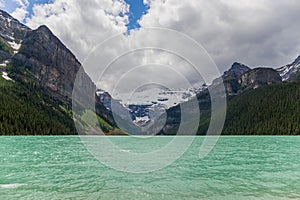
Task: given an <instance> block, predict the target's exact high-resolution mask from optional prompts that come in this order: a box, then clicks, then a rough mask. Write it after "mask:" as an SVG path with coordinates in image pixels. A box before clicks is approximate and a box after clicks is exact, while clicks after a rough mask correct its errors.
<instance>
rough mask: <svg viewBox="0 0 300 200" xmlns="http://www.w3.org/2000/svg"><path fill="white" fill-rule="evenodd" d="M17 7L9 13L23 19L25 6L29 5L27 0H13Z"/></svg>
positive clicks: (25, 10)
mask: <svg viewBox="0 0 300 200" xmlns="http://www.w3.org/2000/svg"><path fill="white" fill-rule="evenodd" d="M13 1H14V2H15V3H16V4H17V5H18V7H17V8H16V9H15V10H14V11H13V12H12V13H11V15H12V16H13V17H14V18H16V19H18V20H19V21H23V20H24V19H25V17H26V15H27V14H28V11H27V8H28V6H29V1H28V0H13Z"/></svg>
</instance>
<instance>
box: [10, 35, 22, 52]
mask: <svg viewBox="0 0 300 200" xmlns="http://www.w3.org/2000/svg"><path fill="white" fill-rule="evenodd" d="M11 38H12V37H11ZM8 44H9V45H10V46H11V48H12V49H13V50H14V54H17V53H19V50H20V48H21V45H22V44H21V43H16V42H15V41H14V40H13V41H12V42H8Z"/></svg>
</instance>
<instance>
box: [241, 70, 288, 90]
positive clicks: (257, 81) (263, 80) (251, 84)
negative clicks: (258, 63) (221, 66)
mask: <svg viewBox="0 0 300 200" xmlns="http://www.w3.org/2000/svg"><path fill="white" fill-rule="evenodd" d="M281 82H282V78H281V76H280V75H279V73H278V72H277V71H276V70H274V69H272V68H256V69H253V70H251V71H249V72H246V73H245V74H243V75H242V76H241V78H240V79H239V84H240V85H241V87H242V89H256V88H258V87H260V86H263V85H269V84H272V83H281Z"/></svg>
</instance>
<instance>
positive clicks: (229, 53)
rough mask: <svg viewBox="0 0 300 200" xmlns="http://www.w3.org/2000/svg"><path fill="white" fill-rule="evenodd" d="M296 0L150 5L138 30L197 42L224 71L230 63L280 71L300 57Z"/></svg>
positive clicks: (156, 1)
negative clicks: (162, 30)
mask: <svg viewBox="0 0 300 200" xmlns="http://www.w3.org/2000/svg"><path fill="white" fill-rule="evenodd" d="M299 17H300V7H299V2H298V1H297V0H287V1H276V0H275V1H273V0H264V1H260V0H243V1H240V0H230V1H228V0H221V1H219V0H211V1H206V0H180V1H179V0H166V1H163V2H162V1H160V0H152V1H151V8H150V9H149V11H148V14H147V15H145V16H144V17H143V18H142V19H141V21H140V24H141V25H142V26H144V27H147V26H150V27H151V26H159V27H167V28H171V29H175V30H178V31H181V32H183V33H185V34H188V35H190V36H192V37H193V38H195V39H196V40H197V41H198V42H200V43H201V44H202V45H203V46H204V47H205V48H206V49H207V50H208V52H209V53H210V55H211V56H212V58H213V59H214V60H215V61H216V63H217V64H218V66H220V68H221V69H222V70H224V69H226V68H228V67H229V65H230V64H231V63H232V62H234V61H241V62H245V63H246V64H249V65H251V66H256V65H271V66H280V65H283V64H285V63H286V62H290V61H291V60H292V59H293V58H294V57H296V56H297V55H298V54H300V48H299V47H300V38H299V37H298V35H299V33H300V22H299V20H297V19H299Z"/></svg>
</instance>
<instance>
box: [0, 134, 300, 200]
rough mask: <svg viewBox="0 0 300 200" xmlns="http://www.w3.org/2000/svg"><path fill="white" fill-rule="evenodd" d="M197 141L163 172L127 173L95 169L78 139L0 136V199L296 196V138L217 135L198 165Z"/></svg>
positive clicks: (299, 165) (299, 147)
mask: <svg viewBox="0 0 300 200" xmlns="http://www.w3.org/2000/svg"><path fill="white" fill-rule="evenodd" d="M111 140H113V141H114V142H116V143H121V144H123V145H124V146H125V147H126V148H128V149H134V146H135V145H137V143H136V141H135V142H131V140H130V139H129V138H126V137H114V138H111ZM167 140H168V138H164V137H160V138H157V139H155V140H154V141H153V140H151V142H153V145H150V146H155V145H156V146H157V145H158V146H159V144H160V143H161V144H165V143H166V141H167ZM202 141H203V138H201V137H199V138H197V139H196V140H195V141H194V143H193V145H192V146H191V147H190V148H189V149H188V151H187V152H186V153H185V154H184V155H183V156H182V157H181V158H180V159H179V160H177V161H176V162H175V163H173V164H172V165H170V166H169V167H167V168H165V169H163V170H160V171H156V172H153V173H146V174H129V173H124V172H118V171H115V170H113V169H110V168H108V167H105V166H104V165H102V164H101V163H100V162H99V161H97V160H96V159H95V158H93V156H91V155H90V154H89V152H88V151H87V150H86V148H85V147H84V146H83V145H82V143H81V140H80V138H79V137H0V199H1V200H5V199H172V200H174V199H272V200H274V199H300V137H221V138H220V140H219V141H218V144H217V145H216V147H215V149H214V150H213V151H212V152H211V153H210V154H209V156H207V157H206V158H204V159H202V160H200V159H198V153H199V147H200V145H201V143H202ZM144 146H146V145H144Z"/></svg>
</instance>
